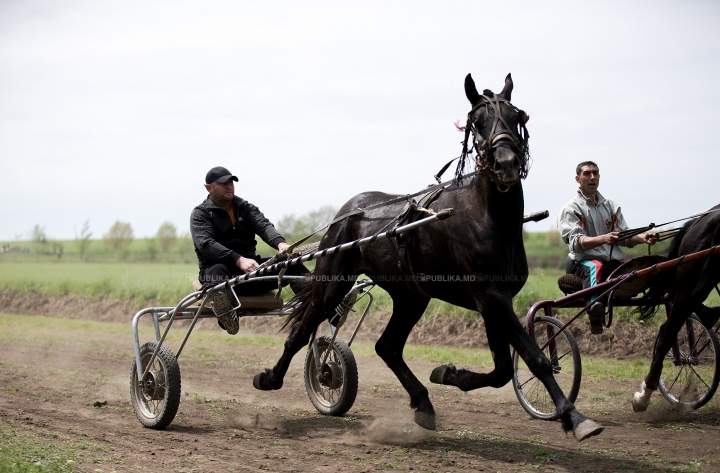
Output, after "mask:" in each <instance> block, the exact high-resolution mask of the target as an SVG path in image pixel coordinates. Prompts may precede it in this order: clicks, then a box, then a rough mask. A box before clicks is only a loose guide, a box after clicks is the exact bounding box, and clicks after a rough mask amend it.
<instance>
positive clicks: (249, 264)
mask: <svg viewBox="0 0 720 473" xmlns="http://www.w3.org/2000/svg"><path fill="white" fill-rule="evenodd" d="M235 266H237V267H238V268H240V270H241V271H242V272H243V273H249V272H252V271H255V270H256V269H258V268H259V267H260V265H259V264H257V261H255V260H254V259H250V258H244V257H242V256H241V257H239V258H238V259H237V261H236V262H235Z"/></svg>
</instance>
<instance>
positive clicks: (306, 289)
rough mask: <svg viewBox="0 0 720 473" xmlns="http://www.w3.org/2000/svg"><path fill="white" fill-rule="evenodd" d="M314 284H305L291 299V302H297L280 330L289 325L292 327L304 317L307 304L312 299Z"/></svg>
mask: <svg viewBox="0 0 720 473" xmlns="http://www.w3.org/2000/svg"><path fill="white" fill-rule="evenodd" d="M312 286H313V285H312V284H304V285H303V287H302V289H300V290H299V291H298V292H297V293H296V294H295V296H294V297H293V298H292V299H290V302H289V304H292V303H295V304H296V305H295V307H294V308H293V310H292V311H290V314H289V315H288V317H287V319H286V320H285V323H284V324H283V326H282V327H281V328H280V331H282V330H284V329H285V327H287V326H288V325H289V326H290V327H292V326H293V325H294V324H295V322H297V321H298V320H300V319H302V318H303V315H305V309H307V305H308V303H309V302H310V300H311V299H312Z"/></svg>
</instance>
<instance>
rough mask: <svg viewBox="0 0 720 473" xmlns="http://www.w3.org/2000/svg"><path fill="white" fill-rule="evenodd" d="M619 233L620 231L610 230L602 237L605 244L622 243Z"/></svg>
mask: <svg viewBox="0 0 720 473" xmlns="http://www.w3.org/2000/svg"><path fill="white" fill-rule="evenodd" d="M619 235H620V233H619V232H610V233H606V234H605V235H602V236H601V237H600V238H602V239H603V244H604V245H617V244H618V243H620V238H618V236H619Z"/></svg>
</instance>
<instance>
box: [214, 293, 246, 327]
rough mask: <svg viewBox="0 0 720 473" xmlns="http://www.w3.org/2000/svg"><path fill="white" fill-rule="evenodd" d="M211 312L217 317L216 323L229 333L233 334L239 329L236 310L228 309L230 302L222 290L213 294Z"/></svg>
mask: <svg viewBox="0 0 720 473" xmlns="http://www.w3.org/2000/svg"><path fill="white" fill-rule="evenodd" d="M212 305H213V312H215V316H216V317H217V319H218V324H220V326H221V327H222V328H224V329H225V330H226V331H227V333H229V334H230V335H235V334H237V333H238V331H239V330H240V322H239V321H238V316H237V312H235V311H234V310H230V303H229V302H228V298H227V295H225V293H224V292H222V291H218V292H216V293H215V294H213V302H212Z"/></svg>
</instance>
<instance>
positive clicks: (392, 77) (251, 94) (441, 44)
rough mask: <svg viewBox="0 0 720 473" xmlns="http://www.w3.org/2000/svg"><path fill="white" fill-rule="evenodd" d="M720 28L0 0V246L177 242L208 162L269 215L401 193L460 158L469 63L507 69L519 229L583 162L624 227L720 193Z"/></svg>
mask: <svg viewBox="0 0 720 473" xmlns="http://www.w3.org/2000/svg"><path fill="white" fill-rule="evenodd" d="M718 25H720V3H718V2H716V1H694V2H693V1H685V2H664V1H648V2H629V1H622V2H611V1H603V2H577V1H572V2H551V1H544V2H532V1H514V2H507V1H497V2H489V1H484V2H483V1H472V2H452V1H449V2H418V1H408V2H388V1H382V2H370V1H365V2H337V1H334V2H283V1H275V2H241V1H240V2H239V1H228V2H220V1H214V2H199V1H197V2H190V1H184V0H174V1H172V2H170V1H168V2H159V1H142V2H130V1H123V2H117V1H114V2H110V1H97V0H93V1H65V2H63V1H56V0H53V1H47V2H37V1H27V0H23V1H10V0H2V1H0V202H1V204H0V241H2V240H12V239H15V238H17V237H18V236H21V237H22V238H27V237H28V235H29V232H30V230H31V229H32V227H33V226H34V225H36V224H39V225H41V226H44V227H45V229H46V231H47V234H48V236H50V237H51V238H56V239H69V238H73V237H74V236H75V231H76V230H78V231H79V229H80V227H81V226H82V224H83V222H85V221H86V220H89V221H90V227H91V230H92V231H93V234H94V237H100V236H101V235H102V234H103V233H105V232H107V230H108V229H109V228H110V226H111V225H112V223H113V222H115V221H116V220H122V221H126V222H130V223H131V224H132V226H133V228H134V230H135V235H136V236H137V237H144V236H151V235H154V234H155V233H156V231H157V229H158V227H159V226H160V224H161V223H162V222H163V221H166V220H169V221H171V222H172V223H174V224H175V225H176V226H177V227H178V229H179V231H180V232H184V231H187V230H188V221H189V214H190V211H191V210H192V208H193V207H194V206H195V205H197V204H199V203H200V202H201V201H202V200H203V199H204V198H205V195H206V194H205V190H204V188H203V185H202V184H203V182H204V176H205V173H206V172H207V170H208V169H209V168H211V167H213V166H217V165H222V166H225V167H227V168H229V169H230V170H231V171H232V172H233V173H235V174H236V175H238V176H239V178H240V182H239V184H238V185H237V187H236V191H237V194H238V195H240V196H242V197H244V198H246V199H248V200H250V201H251V202H253V203H255V204H256V205H258V206H259V207H260V209H261V210H262V211H263V212H264V213H265V215H266V216H268V217H269V218H270V219H271V220H274V221H277V220H279V219H280V218H281V217H282V216H283V215H286V214H293V213H294V214H302V213H305V212H308V211H310V210H314V209H317V208H319V207H321V206H323V205H333V206H336V207H339V206H340V205H342V204H343V203H344V202H345V201H346V200H348V199H349V198H350V197H352V196H353V195H355V194H357V193H359V192H362V191H367V190H382V191H386V192H394V193H402V194H406V193H411V192H413V191H416V190H419V189H420V188H422V187H424V186H425V185H427V184H430V183H431V182H432V176H433V174H435V173H436V172H437V171H438V169H439V168H440V167H441V166H442V165H443V164H444V163H445V162H447V161H448V160H450V159H452V158H453V157H455V156H457V155H458V154H459V153H460V148H461V145H460V141H461V139H462V134H460V133H458V132H457V131H455V127H454V126H453V122H454V121H455V120H457V119H461V121H464V120H465V116H466V114H467V112H468V110H469V108H470V106H469V103H468V101H467V99H466V98H465V93H464V90H463V80H464V78H465V75H467V74H468V73H472V75H473V78H474V79H475V82H476V83H477V86H478V88H479V89H484V88H489V89H492V90H494V91H496V92H499V91H500V90H502V86H503V81H504V78H505V76H506V74H507V73H508V72H511V73H512V76H513V79H514V82H515V90H514V92H513V103H514V104H515V105H517V106H518V107H520V108H522V109H524V110H526V111H527V112H528V113H529V114H530V117H531V119H530V122H529V123H528V129H529V131H530V134H531V139H530V149H531V152H532V157H533V166H532V169H531V170H530V174H529V176H528V178H527V179H526V180H525V181H524V182H523V186H524V189H525V208H526V210H527V211H528V212H530V211H536V210H544V209H548V210H550V213H551V216H552V218H551V219H549V220H546V221H543V222H541V223H537V224H528V229H531V230H547V229H549V228H550V227H551V225H552V223H554V218H555V216H556V215H557V213H558V212H559V210H560V208H561V207H562V206H563V205H564V204H565V203H566V202H567V201H568V200H570V199H571V198H572V197H573V195H574V193H575V189H576V184H575V182H574V168H575V165H576V164H577V163H578V162H579V161H583V160H588V159H590V160H594V161H596V162H597V163H598V164H599V165H600V170H601V173H602V179H601V184H600V192H602V193H603V194H604V195H605V196H606V197H608V198H611V199H613V200H615V201H616V202H618V203H619V204H620V205H621V206H622V209H623V213H624V214H625V217H626V219H627V221H628V223H629V224H630V225H632V226H640V225H645V224H648V223H650V222H655V223H660V222H662V221H667V220H672V219H675V218H680V217H684V216H687V215H690V214H694V213H698V212H701V211H703V210H706V209H708V208H709V207H711V206H713V205H715V204H718V203H719V202H720V191H719V190H718V188H719V187H720V184H719V182H720V181H719V180H718V173H717V168H718V165H717V164H716V163H717V149H718V146H717V142H718V131H717V127H718V121H719V120H720V88H718V80H719V78H720V74H719V73H720V28H719V27H718ZM449 174H450V172H448V175H449ZM550 220H552V221H553V222H550ZM531 225H532V226H531Z"/></svg>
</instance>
